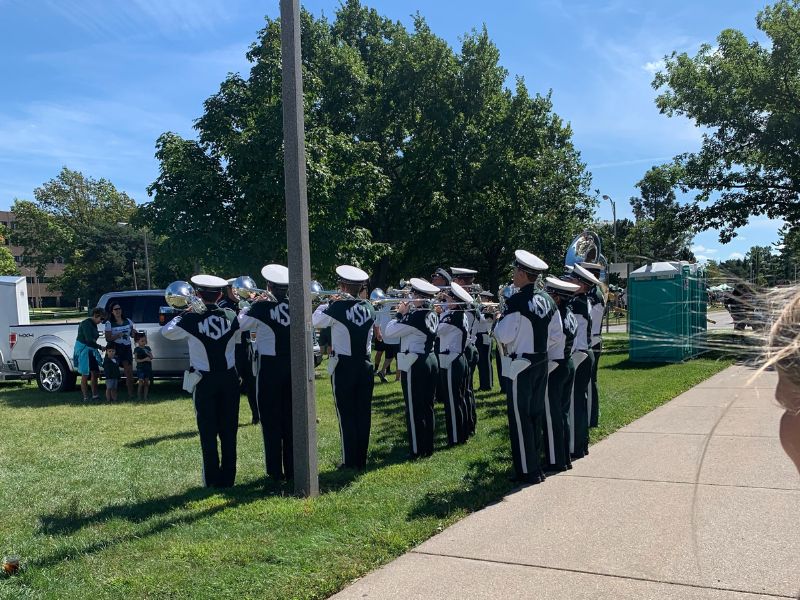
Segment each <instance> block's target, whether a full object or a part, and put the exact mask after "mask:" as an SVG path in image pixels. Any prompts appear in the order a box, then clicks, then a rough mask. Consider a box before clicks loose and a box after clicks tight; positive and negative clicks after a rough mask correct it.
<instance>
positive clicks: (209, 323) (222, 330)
mask: <svg viewBox="0 0 800 600" xmlns="http://www.w3.org/2000/svg"><path fill="white" fill-rule="evenodd" d="M197 329H198V331H199V332H200V333H202V334H203V335H205V336H206V337H210V338H211V339H212V340H218V339H220V338H222V336H224V335H225V334H226V333H228V332H229V331H230V330H231V323H230V321H228V319H227V318H225V317H221V316H219V315H209V316H208V317H206V318H205V319H203V320H202V321H200V323H198V324H197Z"/></svg>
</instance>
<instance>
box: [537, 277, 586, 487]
mask: <svg viewBox="0 0 800 600" xmlns="http://www.w3.org/2000/svg"><path fill="white" fill-rule="evenodd" d="M578 289H579V286H578V285H576V284H574V283H570V282H568V281H563V280H561V279H556V278H555V277H547V278H546V279H545V291H546V292H547V293H548V294H550V297H551V298H553V301H554V302H555V303H556V306H557V307H558V313H559V316H560V317H561V323H562V333H561V336H560V339H559V341H558V342H557V343H556V344H554V345H553V346H551V348H550V352H551V355H550V360H551V363H550V375H549V376H548V379H547V404H546V406H545V409H546V410H545V418H546V424H547V427H546V428H545V457H546V458H547V463H548V465H549V467H548V471H552V472H559V471H566V470H567V469H571V468H572V463H571V461H570V458H569V439H570V435H569V432H570V427H569V407H570V401H571V398H572V383H573V380H574V378H575V365H574V363H573V362H572V344H573V341H574V339H575V334H576V333H577V331H578V321H577V320H576V319H575V315H573V314H572V310H571V309H570V308H569V305H568V304H569V301H570V300H571V299H572V296H573V294H575V292H576V291H578ZM553 362H555V368H553Z"/></svg>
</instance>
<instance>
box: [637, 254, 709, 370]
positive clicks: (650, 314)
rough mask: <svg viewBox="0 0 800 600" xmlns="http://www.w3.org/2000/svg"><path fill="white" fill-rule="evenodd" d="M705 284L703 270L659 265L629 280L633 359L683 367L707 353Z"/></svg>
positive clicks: (685, 265) (643, 269)
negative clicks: (705, 351)
mask: <svg viewBox="0 0 800 600" xmlns="http://www.w3.org/2000/svg"><path fill="white" fill-rule="evenodd" d="M705 297H706V283H705V274H704V272H703V270H702V268H701V267H699V266H698V265H692V264H689V263H688V262H654V263H652V264H649V265H645V266H643V267H641V268H639V269H636V270H635V271H633V272H632V273H631V274H630V276H629V279H628V307H629V312H628V318H629V319H630V359H631V360H632V361H637V362H681V361H683V360H686V359H687V358H691V357H692V356H696V355H697V354H699V353H700V352H701V351H702V348H703V340H704V339H705V331H706V317H705V311H706V300H705Z"/></svg>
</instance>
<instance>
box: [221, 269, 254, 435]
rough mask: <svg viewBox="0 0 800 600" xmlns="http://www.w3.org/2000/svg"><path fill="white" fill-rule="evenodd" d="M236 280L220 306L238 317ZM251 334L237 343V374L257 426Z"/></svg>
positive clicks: (231, 282) (239, 302)
mask: <svg viewBox="0 0 800 600" xmlns="http://www.w3.org/2000/svg"><path fill="white" fill-rule="evenodd" d="M234 281H236V279H235V278H233V279H228V287H226V288H225V296H224V297H223V298H222V300H220V301H219V304H218V306H219V307H220V308H222V309H226V308H227V309H229V310H232V311H233V312H235V313H236V314H237V315H238V314H239V311H240V310H241V308H242V305H243V304H246V302H242V301H240V300H239V298H238V297H237V296H236V292H234V291H233V285H232V284H233V282H234ZM250 351H251V346H250V333H249V332H242V337H241V340H240V341H239V342H237V343H236V372H237V373H238V374H239V379H240V381H241V385H240V387H239V393H242V392H244V393H245V394H246V395H247V403H248V404H249V405H250V413H251V415H252V419H251V421H250V422H251V423H252V424H253V425H255V424H256V423H258V403H257V401H256V381H255V377H254V375H253V361H252V358H251V355H250Z"/></svg>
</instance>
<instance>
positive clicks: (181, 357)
mask: <svg viewBox="0 0 800 600" xmlns="http://www.w3.org/2000/svg"><path fill="white" fill-rule="evenodd" d="M23 281H24V280H23ZM25 302H26V304H25V309H26V310H27V299H26V300H25ZM112 304H119V305H120V306H121V307H122V312H123V314H124V315H125V316H126V317H127V318H129V319H131V320H132V321H133V322H134V324H135V325H136V329H137V331H140V332H144V333H145V334H146V335H147V341H148V345H149V346H150V348H151V349H152V350H153V377H154V378H170V377H180V376H182V375H183V371H184V370H186V369H188V368H189V346H188V344H187V342H186V340H179V341H175V340H168V339H166V338H165V337H163V336H162V335H161V326H162V325H163V324H165V323H166V322H167V321H169V320H170V319H171V318H172V317H173V316H174V315H175V314H176V313H175V311H174V310H173V309H172V308H170V307H169V306H167V305H166V302H165V301H164V291H163V290H139V291H126V292H110V293H107V294H104V295H103V296H102V297H101V298H100V301H99V302H98V304H97V305H98V306H99V307H101V308H102V309H104V310H105V311H106V312H108V311H109V309H110V308H111V306H112ZM78 324H79V321H77V320H71V321H68V322H62V323H52V322H51V323H41V324H35V325H31V324H20V325H11V326H9V333H8V341H9V346H10V353H11V356H10V361H9V363H8V364H7V365H6V372H8V373H11V372H14V373H17V374H19V375H20V377H23V378H24V377H26V376H27V377H28V378H33V377H35V378H36V381H37V383H38V384H39V388H40V389H42V390H44V391H46V392H61V391H67V390H69V389H71V388H72V387H73V386H74V384H75V379H76V373H75V365H74V364H73V362H72V353H73V348H74V346H75V339H76V337H77V335H78ZM98 329H99V331H100V333H102V332H103V331H104V324H103V323H101V324H100V325H99V326H98ZM99 343H100V344H101V345H104V344H105V342H104V340H103V338H102V336H101V337H100V340H99ZM321 360H322V355H321V353H320V348H319V345H318V344H316V338H315V343H314V363H315V364H319V362H321Z"/></svg>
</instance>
